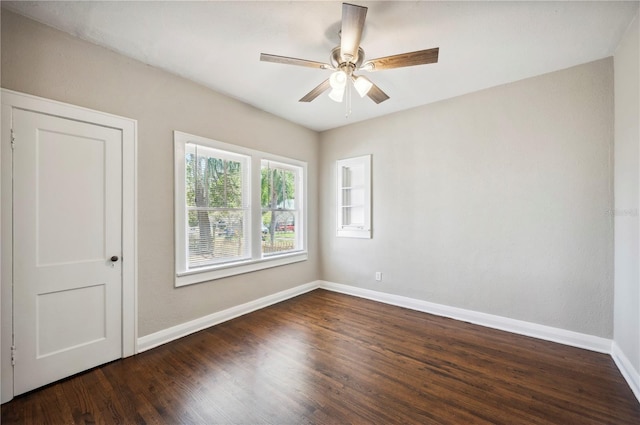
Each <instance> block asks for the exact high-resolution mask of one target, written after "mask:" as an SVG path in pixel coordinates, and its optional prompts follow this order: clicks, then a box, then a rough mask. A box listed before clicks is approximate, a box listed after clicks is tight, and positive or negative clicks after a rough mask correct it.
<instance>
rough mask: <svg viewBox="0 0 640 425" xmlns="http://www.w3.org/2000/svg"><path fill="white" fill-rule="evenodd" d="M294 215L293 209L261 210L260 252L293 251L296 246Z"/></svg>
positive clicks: (295, 214)
mask: <svg viewBox="0 0 640 425" xmlns="http://www.w3.org/2000/svg"><path fill="white" fill-rule="evenodd" d="M296 216H297V213H296V212H293V211H263V213H262V223H263V226H262V253H263V254H274V253H281V252H285V251H293V250H295V249H297V246H296V241H297V238H296Z"/></svg>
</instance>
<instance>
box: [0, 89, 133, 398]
mask: <svg viewBox="0 0 640 425" xmlns="http://www.w3.org/2000/svg"><path fill="white" fill-rule="evenodd" d="M2 103H3V109H2V121H3V130H2V136H3V144H2V252H3V259H2V261H3V263H2V351H3V356H2V357H1V360H2V369H1V377H2V402H5V401H8V400H9V399H10V398H11V397H12V396H13V395H17V394H20V393H22V392H25V391H29V390H31V389H33V388H37V387H39V386H41V385H44V384H46V383H48V382H52V381H55V380H57V379H60V378H63V377H65V376H69V375H71V374H74V373H77V372H80V371H82V370H86V369H88V368H91V367H93V366H96V365H98V364H102V363H105V362H107V361H110V360H113V359H116V358H120V357H125V356H129V355H132V354H134V353H135V351H136V348H135V340H136V330H135V325H136V323H135V322H136V320H135V317H136V316H135V310H136V302H135V296H136V290H135V259H136V256H135V130H136V123H135V121H132V120H128V119H125V118H120V117H114V116H112V115H108V114H103V113H100V112H96V111H90V110H86V109H84V108H79V107H74V106H72V105H65V104H60V103H58V102H53V101H48V100H45V99H40V98H35V97H33V96H28V95H21V94H19V93H14V92H9V91H5V90H3V91H2ZM7 123H12V124H13V125H12V127H13V136H14V137H15V147H14V148H13V149H12V150H11V149H7V146H8V145H9V146H10V144H11V143H10V141H11V136H12V134H8V133H7V132H6V131H5V130H6V128H7V127H8V126H7ZM7 136H8V137H9V140H7ZM6 142H9V143H6ZM9 160H10V161H9ZM7 168H9V169H10V171H11V173H9V172H8V170H7ZM7 176H9V178H7ZM11 176H12V177H13V185H12V186H11V185H8V184H7V181H9V182H10V181H11ZM10 195H12V196H10ZM11 199H13V200H11ZM11 240H13V243H11ZM7 252H10V254H11V255H8V256H7V255H5V254H7ZM112 256H117V257H118V260H117V261H111V257H112ZM7 257H9V258H7ZM7 263H8V264H7ZM7 266H10V267H7ZM7 269H12V270H10V271H7ZM11 298H13V306H12V305H11ZM7 300H8V301H9V302H7ZM8 310H9V311H8ZM9 313H10V314H9ZM7 320H8V321H9V322H10V323H11V325H12V326H11V327H9V326H7ZM7 334H9V335H7ZM11 334H13V336H12V335H11ZM12 343H13V344H15V354H16V359H15V366H14V369H12V368H11V354H10V353H11V345H12ZM7 348H8V350H7Z"/></svg>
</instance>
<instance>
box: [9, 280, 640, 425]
mask: <svg viewBox="0 0 640 425" xmlns="http://www.w3.org/2000/svg"><path fill="white" fill-rule="evenodd" d="M1 414H2V417H1V419H2V423H3V424H44V423H46V424H57V423H60V424H62V423H65V424H66V423H76V424H86V423H104V424H110V423H124V424H129V423H135V424H346V423H354V424H360V423H374V424H378V423H384V424H393V423H409V424H414V423H415V424H509V425H514V424H541V425H542V424H581V425H583V424H584V425H589V424H634V425H637V424H638V423H640V403H638V401H637V400H636V399H635V398H634V396H633V394H632V392H631V390H630V389H629V387H628V386H627V384H626V382H625V381H624V379H623V378H622V376H621V375H620V372H619V371H618V370H617V368H616V366H615V364H614V363H613V361H612V359H611V357H609V356H608V355H605V354H599V353H594V352H590V351H587V350H581V349H578V348H574V347H568V346H563V345H560V344H555V343H552V342H548V341H541V340H536V339H534V338H529V337H525V336H521V335H514V334H510V333H507V332H502V331H498V330H494V329H488V328H483V327H480V326H476V325H472V324H469V323H464V322H459V321H456V320H452V319H447V318H442V317H437V316H433V315H429V314H424V313H420V312H416V311H411V310H407V309H403V308H399V307H394V306H389V305H385V304H380V303H376V302H374V301H368V300H363V299H359V298H354V297H350V296H347V295H343V294H337V293H332V292H328V291H324V290H316V291H313V292H310V293H308V294H305V295H302V296H299V297H296V298H293V299H291V300H287V301H284V302H282V303H279V304H276V305H274V306H271V307H268V308H265V309H262V310H259V311H256V312H253V313H251V314H248V315H245V316H242V317H239V318H237V319H234V320H231V321H228V322H225V323H222V324H220V325H218V326H215V327H212V328H209V329H206V330H204V331H201V332H198V333H195V334H193V335H189V336H187V337H185V338H182V339H180V340H177V341H174V342H171V343H169V344H165V345H163V346H161V347H158V348H155V349H153V350H150V351H147V352H144V353H141V354H139V355H136V356H134V357H130V358H127V359H123V360H119V361H115V362H112V363H109V364H106V365H104V366H101V367H99V368H95V369H93V370H90V371H88V372H86V373H83V374H79V375H77V376H74V377H71V378H68V379H66V380H63V381H61V382H58V383H55V384H51V385H49V386H46V387H44V388H42V389H39V390H36V391H33V392H31V393H28V394H25V395H22V396H19V397H16V398H15V399H14V400H12V401H11V402H9V403H6V404H4V405H2V410H1Z"/></svg>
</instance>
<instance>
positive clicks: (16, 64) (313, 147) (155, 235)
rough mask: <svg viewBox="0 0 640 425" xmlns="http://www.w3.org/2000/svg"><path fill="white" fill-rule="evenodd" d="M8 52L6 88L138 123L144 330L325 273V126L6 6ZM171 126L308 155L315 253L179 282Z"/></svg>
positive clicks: (4, 60) (287, 153)
mask: <svg viewBox="0 0 640 425" xmlns="http://www.w3.org/2000/svg"><path fill="white" fill-rule="evenodd" d="M1 50H2V52H1V54H2V87H4V88H7V89H11V90H16V91H20V92H24V93H29V94H33V95H37V96H42V97H46V98H50V99H55V100H59V101H63V102H68V103H71V104H75V105H80V106H84V107H87V108H91V109H96V110H99V111H104V112H109V113H113V114H117V115H121V116H125V117H128V118H133V119H136V120H137V121H138V253H139V256H138V265H139V269H138V305H139V319H138V332H139V336H144V335H147V334H150V333H153V332H155V331H159V330H162V329H165V328H167V327H170V326H173V325H177V324H180V323H183V322H186V321H189V320H192V319H196V318H199V317H202V316H205V315H207V314H210V313H213V312H216V311H219V310H222V309H225V308H228V307H232V306H235V305H238V304H241V303H244V302H248V301H251V300H254V299H257V298H260V297H263V296H266V295H269V294H272V293H275V292H278V291H281V290H285V289H288V288H291V287H293V286H297V285H300V284H304V283H308V282H311V281H314V280H316V279H318V278H319V261H318V244H317V242H316V241H317V239H318V238H317V223H318V220H317V214H316V213H315V212H316V211H317V210H318V203H317V197H316V196H314V195H313V194H316V193H317V192H318V184H317V179H316V175H317V169H318V168H317V167H318V160H317V158H318V156H319V147H318V135H317V133H315V132H313V131H311V130H308V129H305V128H303V127H300V126H298V125H294V124H291V123H290V122H287V121H285V120H283V119H280V118H277V117H275V116H273V115H270V114H268V113H266V112H263V111H260V110H258V109H255V108H253V107H251V106H248V105H246V104H243V103H241V102H238V101H235V100H232V99H230V98H228V97H225V96H223V95H221V94H218V93H216V92H213V91H211V90H208V89H206V88H204V87H202V86H199V85H197V84H195V83H192V82H189V81H187V80H185V79H182V78H179V77H176V76H174V75H172V74H169V73H167V72H164V71H161V70H158V69H156V68H152V67H150V66H147V65H145V64H143V63H140V62H137V61H135V60H132V59H128V58H126V57H123V56H121V55H119V54H116V53H113V52H111V51H109V50H106V49H104V48H101V47H98V46H95V45H92V44H90V43H87V42H84V41H81V40H79V39H77V38H75V37H72V36H69V35H67V34H64V33H62V32H59V31H56V30H54V29H52V28H50V27H46V26H43V25H40V24H38V23H36V22H34V21H31V20H28V19H25V18H23V17H21V16H19V15H16V14H13V13H11V12H8V11H6V10H3V11H2V49H1ZM212 72H215V70H212ZM173 130H180V131H184V132H187V133H192V134H197V135H200V136H205V137H209V138H212V139H216V140H220V141H224V142H228V143H233V144H237V145H241V146H247V147H250V148H253V149H258V150H262V151H265V152H270V153H274V154H278V155H284V156H288V157H292V158H296V159H300V160H304V161H307V162H308V165H309V166H308V174H309V182H308V183H309V185H308V188H309V193H310V194H312V196H311V197H310V198H309V212H310V214H309V222H308V223H309V241H310V243H309V260H308V261H305V262H302V263H296V264H294V265H288V266H282V267H277V268H273V269H269V270H265V271H260V272H255V273H249V274H244V275H239V276H235V277H233V278H228V279H221V280H217V281H214V282H206V283H201V284H196V285H190V286H188V287H183V288H179V289H175V288H174V286H173V285H174V240H173V226H174V224H173V134H172V132H173Z"/></svg>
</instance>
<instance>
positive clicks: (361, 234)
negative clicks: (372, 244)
mask: <svg viewBox="0 0 640 425" xmlns="http://www.w3.org/2000/svg"><path fill="white" fill-rule="evenodd" d="M336 169H337V176H336V183H337V188H336V189H337V190H336V192H337V202H336V206H337V218H336V235H337V236H342V237H350V238H371V155H365V156H360V157H357V158H350V159H341V160H339V161H338V162H337V164H336Z"/></svg>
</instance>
